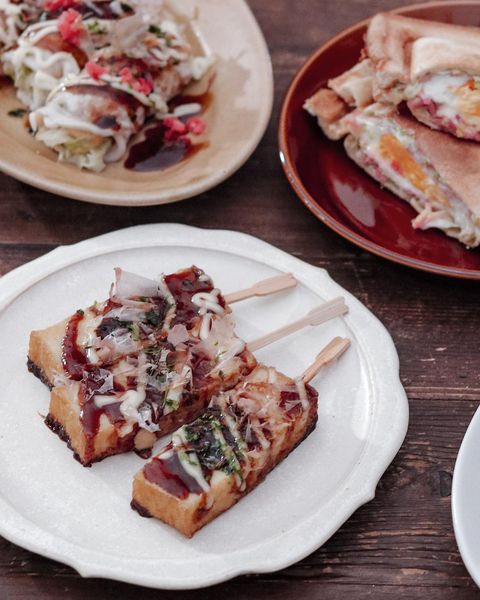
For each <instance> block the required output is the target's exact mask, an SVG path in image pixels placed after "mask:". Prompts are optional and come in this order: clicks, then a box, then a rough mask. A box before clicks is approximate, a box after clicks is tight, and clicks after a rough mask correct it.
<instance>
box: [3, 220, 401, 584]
mask: <svg viewBox="0 0 480 600" xmlns="http://www.w3.org/2000/svg"><path fill="white" fill-rule="evenodd" d="M192 263H195V264H197V265H199V266H201V267H202V268H204V269H205V270H206V271H207V272H208V273H210V274H211V275H212V276H213V278H214V280H215V281H216V282H217V285H218V286H219V287H221V288H222V289H223V290H224V291H225V292H229V291H234V290H235V289H239V288H243V287H245V286H247V285H250V284H251V283H253V282H255V281H257V280H259V279H262V278H264V277H268V276H272V275H274V274H278V273H279V272H288V271H291V272H293V273H295V275H296V276H297V278H298V280H299V285H298V286H297V288H295V289H294V290H290V291H288V292H284V293H282V294H277V295H275V296H272V297H269V298H262V299H251V300H247V301H244V302H241V303H238V304H236V305H234V313H235V317H236V319H237V323H238V328H237V329H238V332H239V334H240V335H242V336H243V337H244V338H245V339H246V340H249V339H253V338H254V337H256V336H258V335H259V334H262V333H265V332H267V331H269V330H271V329H273V328H276V327H278V326H279V325H280V324H283V323H285V322H286V321H289V320H291V319H294V318H295V317H298V316H300V315H302V314H303V313H304V312H306V311H307V310H308V309H310V308H312V307H313V306H316V305H318V304H319V303H320V302H322V301H324V300H328V299H331V298H333V297H335V296H338V295H339V294H343V295H344V296H345V297H346V300H347V303H348V306H349V308H350V312H349V314H348V315H347V316H346V317H345V318H343V319H335V320H334V321H332V322H330V323H327V324H325V325H322V326H320V327H317V328H310V329H308V330H305V331H303V332H301V333H297V334H295V335H292V336H290V338H288V339H286V340H283V341H280V342H277V343H276V344H275V345H273V346H271V347H270V348H268V349H264V350H262V351H260V352H258V353H257V354H258V358H259V359H260V360H262V361H265V362H267V363H269V364H272V365H275V366H277V367H278V368H280V369H282V370H284V371H285V372H286V373H288V374H289V375H295V374H298V373H299V372H301V370H303V369H304V368H305V367H306V366H307V365H308V364H309V363H310V362H311V361H312V360H313V358H314V357H315V355H316V354H317V353H318V351H319V349H320V348H321V347H322V346H323V345H324V344H325V343H326V342H327V341H329V340H330V339H331V338H332V337H333V336H335V335H344V336H348V337H349V338H351V340H352V347H351V348H350V350H349V351H348V352H347V353H346V354H345V355H344V356H343V357H342V359H341V360H340V361H339V362H338V363H337V364H335V365H333V366H332V367H330V368H328V369H327V370H326V371H325V372H323V373H322V374H321V376H319V377H317V378H316V379H315V380H314V381H313V384H314V385H315V387H316V388H317V389H318V390H319V394H320V401H319V422H318V425H317V428H316V429H315V431H314V432H313V433H312V434H311V435H310V436H309V437H308V438H307V439H306V440H305V441H304V442H303V443H302V444H301V445H300V446H299V447H298V448H297V449H296V450H295V451H294V452H293V453H292V454H291V455H290V456H289V457H288V458H287V459H286V460H285V461H284V462H283V463H282V464H281V465H279V466H278V467H277V468H276V469H275V470H274V471H273V472H272V473H271V474H270V475H269V476H268V477H267V479H266V481H265V482H264V483H262V484H261V485H260V486H259V487H258V488H257V489H256V490H254V491H253V492H252V493H251V494H250V495H249V496H247V497H246V498H244V499H243V500H241V501H240V502H239V503H238V504H237V505H236V506H235V507H233V508H232V509H231V510H229V511H228V512H227V513H225V514H224V515H222V516H220V517H219V518H218V519H216V520H215V521H214V522H213V523H211V524H210V525H208V526H207V527H205V528H204V529H203V530H201V531H200V532H198V533H197V534H196V535H195V537H194V538H193V539H191V540H188V539H185V538H183V537H182V536H181V535H180V534H179V533H177V532H176V531H174V530H172V529H170V528H169V527H167V526H166V525H164V524H162V523H160V522H158V521H155V520H152V519H142V518H141V517H140V516H139V515H138V514H137V513H135V512H134V511H132V510H131V509H130V506H129V502H130V493H131V481H132V477H133V475H134V473H135V472H136V471H137V470H138V469H139V468H140V467H141V465H142V464H143V461H142V460H141V459H140V458H138V457H137V456H136V455H134V454H125V455H121V456H115V457H112V458H109V459H106V460H104V461H103V462H101V463H98V464H95V465H94V466H93V467H92V468H90V469H86V468H83V467H82V466H81V465H80V464H79V463H77V462H76V461H75V460H74V459H73V458H72V454H71V452H70V451H69V450H68V449H67V447H66V445H65V444H64V443H63V442H61V441H60V440H59V438H58V437H57V436H55V435H53V434H52V433H51V432H50V431H49V430H48V429H47V427H45V425H44V424H43V421H42V419H41V418H40V416H39V413H42V414H45V413H46V412H47V407H48V396H49V394H48V391H47V389H46V388H45V387H44V386H43V385H42V384H41V383H40V382H39V381H38V380H37V379H36V378H34V377H33V376H32V375H31V374H30V373H28V372H27V369H26V366H25V361H26V353H27V347H28V336H29V332H30V330H31V329H37V328H42V327H45V326H48V325H49V324H51V323H54V322H56V321H58V320H59V319H61V318H63V317H64V316H65V315H68V314H70V313H72V311H74V310H75V309H77V308H79V307H83V306H85V305H88V304H90V303H91V302H92V301H94V300H95V299H101V298H104V297H106V295H107V293H108V289H109V285H110V281H111V280H112V275H113V272H112V269H113V267H115V266H121V267H123V268H125V269H128V270H131V271H135V272H138V273H140V274H144V275H150V276H151V275H154V274H157V273H158V272H160V271H165V272H169V271H173V270H175V269H178V268H181V267H182V266H188V265H190V264H192ZM0 339H1V340H2V344H1V348H0V364H1V365H2V370H1V373H0V389H2V390H3V393H2V397H3V399H4V401H3V402H2V403H1V404H0V472H1V473H2V477H1V480H0V512H1V514H2V520H1V522H0V534H1V535H3V536H5V537H6V538H7V539H9V540H11V541H12V542H14V543H16V544H19V545H21V546H23V547H25V548H28V549H29V550H32V551H34V552H38V553H40V554H43V555H44V556H48V557H51V558H54V559H56V560H59V561H62V562H64V563H67V564H69V565H71V566H72V567H74V568H75V569H76V570H77V571H78V572H79V573H81V574H82V575H83V576H86V577H93V576H96V577H108V578H111V579H117V580H121V581H127V582H130V583H136V584H142V585H146V586H151V587H159V588H169V589H188V588H197V587H202V586H206V585H211V584H214V583H217V582H221V581H224V580H227V579H229V578H231V577H234V576H236V575H240V574H243V573H260V572H269V571H275V570H278V569H281V568H283V567H286V566H288V565H290V564H292V563H294V562H296V561H298V560H300V559H301V558H303V557H305V556H307V555H308V554H309V553H311V552H313V551H314V550H315V549H316V548H318V547H319V546H320V545H322V544H323V543H324V542H325V541H326V540H327V539H328V538H329V537H330V536H331V535H332V534H333V533H334V532H335V531H336V530H337V529H338V528H339V527H340V526H341V525H342V523H344V521H345V520H346V519H348V517H349V516H350V515H351V514H352V513H353V512H354V511H355V510H356V509H357V508H358V507H359V506H360V505H362V504H364V503H365V502H368V501H369V500H371V499H372V498H373V496H374V494H375V488H376V485H377V483H378V480H379V478H380V477H381V475H382V474H383V472H384V471H385V469H386V468H387V466H388V465H389V463H390V462H391V460H392V459H393V457H394V456H395V454H396V453H397V451H398V449H399V447H400V445H401V443H402V441H403V439H404V437H405V433H406V429H407V423H408V402H407V398H406V396H405V392H404V390H403V388H402V386H401V384H400V381H399V376H398V357H397V353H396V351H395V348H394V345H393V342H392V340H391V338H390V336H389V335H388V333H387V332H386V330H385V328H384V327H383V325H382V324H381V323H380V322H379V321H378V320H377V319H376V318H375V317H374V316H373V315H372V314H371V313H370V312H369V311H368V310H367V309H366V308H365V307H364V306H363V305H362V304H361V303H360V302H359V301H358V300H356V299H355V298H354V297H353V296H351V295H350V294H349V293H348V292H347V291H345V290H344V289H342V288H341V287H340V286H339V285H337V284H336V283H335V282H334V281H332V279H330V277H329V276H328V274H327V272H326V271H324V270H323V269H319V268H316V267H313V266H311V265H308V264H306V263H304V262H302V261H300V260H298V259H296V258H294V257H292V256H290V255H288V254H285V253H284V252H282V251H281V250H278V249H277V248H274V247H273V246H270V245H268V244H266V243H265V242H262V241H260V240H258V239H255V238H252V237H250V236H247V235H244V234H241V233H235V232H231V231H212V230H201V229H195V228H191V227H186V226H184V225H173V224H161V225H145V226H141V227H133V228H130V229H124V230H121V231H118V232H114V233H110V234H107V235H103V236H100V237H97V238H93V239H91V240H87V241H85V242H81V243H79V244H76V245H74V246H64V247H60V248H57V249H56V250H54V251H53V252H50V253H49V254H47V255H45V256H43V257H41V258H39V259H37V260H35V261H33V262H31V263H28V264H26V265H24V266H22V267H20V268H18V269H16V270H15V271H12V272H11V273H9V274H7V275H5V276H4V277H3V278H2V279H0Z"/></svg>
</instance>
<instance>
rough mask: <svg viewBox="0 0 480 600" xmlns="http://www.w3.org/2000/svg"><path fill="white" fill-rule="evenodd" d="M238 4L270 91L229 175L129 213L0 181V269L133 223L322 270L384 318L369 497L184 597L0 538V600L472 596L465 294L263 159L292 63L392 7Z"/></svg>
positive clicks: (468, 310)
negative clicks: (259, 42)
mask: <svg viewBox="0 0 480 600" xmlns="http://www.w3.org/2000/svg"><path fill="white" fill-rule="evenodd" d="M250 4H251V6H252V9H253V10H254V12H255V14H256V16H257V18H258V20H259V22H260V24H261V26H262V28H263V31H264V33H265V36H266V39H267V42H268V44H269V47H270V50H271V53H272V59H273V64H274V71H275V89H276V95H275V108H274V113H273V117H272V120H271V123H270V126H269V129H268V132H267V134H266V135H265V137H264V139H263V140H262V142H261V144H260V146H259V148H258V149H257V151H256V152H255V153H254V155H253V156H252V157H251V159H250V160H249V161H248V163H247V164H246V165H245V166H244V167H243V169H241V171H240V172H239V173H237V174H236V175H234V176H233V177H232V178H231V179H230V180H229V181H227V182H226V183H224V184H223V185H221V186H220V187H218V188H217V189H214V190H211V191H210V192H208V193H206V194H204V195H203V196H202V197H201V198H195V199H192V200H187V201H185V202H181V203H178V204H173V205H167V206H158V207H151V208H140V209H134V208H121V209H120V208H109V207H106V206H95V205H89V204H84V203H81V202H76V201H72V200H65V199H63V198H59V197H57V196H53V195H50V194H47V193H44V192H41V191H38V190H35V189H33V188H30V187H28V186H27V185H24V184H22V183H19V182H17V181H14V180H13V179H10V178H9V177H6V176H0V177H1V178H0V189H1V190H2V191H1V192H0V193H1V198H2V202H1V204H0V273H1V274H3V273H6V272H7V271H9V270H10V269H13V268H14V267H16V266H18V265H21V264H22V263H24V262H26V261H28V260H31V259H33V258H35V257H37V256H40V255H41V254H44V253H45V252H48V251H49V250H51V249H52V248H55V247H56V246H57V245H59V244H70V243H73V242H77V241H79V240H82V239H85V238H88V237H91V236H94V235H98V234H101V233H105V232H108V231H113V230H115V229H118V228H122V227H127V226H129V225H134V224H141V223H153V222H179V223H187V224H189V225H195V226H200V227H207V228H230V229H237V230H239V231H245V232H247V233H250V234H252V235H255V236H258V237H259V238H262V239H264V240H266V241H268V242H271V243H272V244H275V245H277V246H279V247H280V248H282V249H283V250H285V251H287V252H290V253H292V254H294V255H295V256H298V257H299V258H301V259H303V260H306V261H308V262H310V263H312V264H315V265H318V266H321V267H325V268H326V269H328V271H329V272H330V274H331V275H332V277H334V278H335V279H336V280H337V281H338V282H339V283H340V284H341V285H343V286H344V287H345V288H347V289H348V290H350V291H351V292H353V294H355V295H356V296H357V297H358V298H359V299H360V300H361V301H362V302H364V303H365V304H366V305H367V306H368V308H369V309H371V310H372V311H373V312H374V313H375V314H376V315H377V316H378V317H379V318H380V319H381V320H382V321H383V322H384V323H385V325H386V327H387V328H388V329H389V331H390V333H391V334H392V336H393V338H394V341H395V343H396V345H397V348H398V351H399V354H400V362H401V376H402V381H403V384H404V386H405V388H406V390H407V393H408V397H409V399H410V410H411V419H410V428H409V432H408V435H407V438H406V441H405V443H404V445H403V447H402V449H401V450H400V452H399V454H398V456H397V457H396V459H395V460H394V462H393V464H392V465H391V466H390V468H389V469H388V470H387V472H386V474H385V475H384V477H383V478H382V480H381V481H380V484H379V486H378V490H377V495H376V498H375V500H373V501H372V502H370V503H369V504H367V505H366V506H364V507H363V508H361V509H360V510H358V511H357V512H356V513H355V514H354V516H353V517H352V518H351V519H350V520H349V521H348V522H347V523H346V524H345V525H344V526H343V527H342V528H341V529H340V530H339V531H338V533H336V534H335V535H334V536H333V537H332V539H331V540H330V541H329V542H328V543H326V544H325V546H323V548H321V549H319V550H318V551H317V552H315V553H313V554H312V555H311V556H309V557H308V558H306V559H305V560H303V561H302V562H300V563H298V564H296V565H293V566H292V567H290V568H288V569H285V570H284V571H281V572H279V573H273V574H271V575H261V576H251V577H240V578H238V579H235V580H233V581H231V582H229V583H226V584H224V585H219V586H216V587H214V588H209V589H206V590H199V591H197V592H190V593H181V594H178V593H174V592H159V591H155V590H148V589H142V588H138V587H135V586H131V585H127V584H122V583H117V582H110V581H104V580H98V579H96V580H95V579H93V580H83V579H81V578H80V577H79V576H78V575H77V574H76V573H75V572H74V571H73V570H72V569H70V568H69V567H66V566H63V565H61V564H59V563H56V562H54V561H51V560H48V559H46V558H42V557H40V556H37V555H35V554H31V553H30V552H27V551H25V550H23V549H21V548H19V547H16V546H14V545H12V544H10V543H9V542H7V541H5V540H2V539H0V599H1V600H14V599H15V600H18V599H22V600H29V599H33V598H35V599H36V600H39V599H48V600H54V599H57V598H58V599H62V600H65V599H78V600H83V599H85V598H88V597H94V598H101V599H102V600H107V599H108V600H110V599H118V598H142V600H147V599H150V598H152V599H153V598H155V599H158V598H179V597H181V598H182V599H183V598H186V599H199V598H235V599H244V598H245V599H247V598H248V599H249V600H250V599H253V598H267V597H268V598H269V599H274V598H282V599H285V598H287V599H289V598H299V599H300V598H309V599H312V600H313V599H316V598H322V600H327V599H330V598H335V599H343V598H346V597H350V598H352V599H353V600H361V599H363V598H369V599H382V600H383V599H387V598H408V599H412V600H413V599H414V598H428V600H437V599H442V600H447V599H455V600H457V599H461V600H467V599H468V600H470V599H474V598H480V591H479V590H477V588H476V587H475V585H474V583H473V581H472V580H471V579H470V577H469V575H468V573H467V572H466V570H465V568H464V566H463V563H462V561H461V558H460V555H459V553H458V550H457V546H456V543H455V538H454V535H453V529H452V522H451V512H450V493H451V481H452V472H453V468H454V464H455V458H456V456H457V452H458V448H459V446H460V443H461V440H462V437H463V435H464V433H465V430H466V428H467V425H468V423H469V421H470V419H471V417H472V415H473V413H474V412H475V409H476V408H477V406H478V403H479V402H480V371H479V368H478V352H479V342H478V331H479V330H480V311H479V309H478V298H479V287H478V285H474V284H470V283H464V282H461V281H455V280H448V279H440V278H437V277H433V276H428V275H425V274H423V273H417V272H415V271H411V270H407V269H405V268H403V267H399V266H396V265H393V264H390V263H388V262H386V261H384V260H382V259H380V258H376V257H375V256H373V255H371V254H368V253H366V252H363V251H361V250H359V249H357V248H356V247H354V246H352V245H351V244H350V243H348V242H346V241H344V240H343V239H341V238H340V237H338V236H337V235H335V234H334V233H332V232H331V231H330V230H328V229H326V228H325V227H324V226H323V225H322V224H320V223H319V222H318V221H317V220H316V219H315V218H314V217H313V216H312V215H311V214H310V213H309V212H308V211H307V209H306V208H304V206H303V205H302V204H301V203H300V202H299V201H298V200H297V198H296V196H295V194H294V193H293V191H292V190H291V189H290V187H289V185H288V183H287V181H286V179H285V177H284V176H283V174H282V170H281V167H280V162H279V159H278V153H277V143H276V126H277V120H278V114H279V109H280V105H281V102H282V98H283V95H284V93H285V91H286V89H287V86H288V84H289V82H290V81H291V79H292V76H293V74H294V73H295V72H296V70H297V69H298V67H299V66H300V65H301V64H302V62H303V61H304V60H305V59H306V57H307V56H308V55H309V54H310V53H311V52H312V51H313V50H315V49H316V48H317V47H318V46H319V45H320V44H321V43H322V42H324V41H325V40H326V39H327V38H329V37H330V36H332V35H333V34H335V33H336V32H337V31H339V30H340V29H342V28H344V27H347V26H348V25H350V24H352V23H354V22H355V21H357V20H359V19H362V18H364V17H367V16H369V15H371V14H373V13H374V12H377V11H378V10H382V9H388V8H393V7H394V6H395V5H398V0H374V1H372V0H343V1H342V0H339V1H335V0H301V1H300V2H296V3H293V2H291V0H272V1H270V2H266V1H265V0H251V1H250ZM18 400H21V398H16V399H8V398H4V399H3V401H4V402H6V401H11V402H13V401H18ZM19 431H20V428H19ZM52 476H53V475H52ZM0 518H1V517H0Z"/></svg>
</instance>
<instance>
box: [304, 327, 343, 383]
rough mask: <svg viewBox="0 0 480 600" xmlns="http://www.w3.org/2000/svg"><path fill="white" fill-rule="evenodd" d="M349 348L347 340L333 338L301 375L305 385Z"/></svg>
mask: <svg viewBox="0 0 480 600" xmlns="http://www.w3.org/2000/svg"><path fill="white" fill-rule="evenodd" d="M349 347H350V340H349V339H348V338H342V337H336V338H333V340H332V341H331V342H329V343H328V344H327V345H326V346H325V348H323V350H321V351H320V353H319V354H318V356H317V358H316V359H315V361H314V362H313V363H312V364H311V365H310V366H309V367H308V369H306V370H305V371H304V372H303V373H302V375H301V376H300V378H301V379H303V381H304V382H305V383H308V382H309V381H311V380H312V379H313V378H314V377H315V375H316V374H317V373H318V372H319V371H320V369H321V368H322V367H325V366H326V365H328V364H329V363H331V362H333V361H334V360H337V358H339V357H340V356H341V355H342V354H343V353H344V352H345V350H347V348H349Z"/></svg>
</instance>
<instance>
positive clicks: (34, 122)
mask: <svg viewBox="0 0 480 600" xmlns="http://www.w3.org/2000/svg"><path fill="white" fill-rule="evenodd" d="M109 38H110V40H109V41H110V43H109V45H107V46H106V47H105V48H102V49H101V50H99V51H98V52H96V53H95V55H94V56H93V58H92V60H90V61H88V62H87V63H86V65H85V68H84V69H83V70H82V71H81V72H80V74H78V75H73V76H69V77H67V78H65V79H64V80H63V82H62V83H61V84H60V85H59V86H58V87H57V88H56V89H54V90H53V91H52V92H51V93H50V95H49V97H48V98H47V101H46V103H45V106H43V107H41V108H39V109H37V110H35V111H34V112H32V113H31V115H30V126H31V128H32V131H33V133H34V135H35V136H36V137H37V139H38V140H40V141H42V142H44V143H45V144H46V145H47V146H49V147H51V148H53V149H54V150H55V151H57V152H58V153H59V158H60V160H62V161H66V162H71V163H73V164H75V165H77V166H78V167H80V168H86V169H91V170H94V171H101V170H102V169H103V168H104V167H105V163H108V162H114V161H117V160H120V158H121V157H122V156H123V155H124V153H125V151H126V148H127V144H128V141H129V140H130V138H131V137H132V135H134V134H135V133H137V132H138V131H139V130H140V128H141V127H142V125H143V124H144V122H145V119H146V118H147V117H148V116H151V115H157V116H158V115H163V114H166V113H167V112H168V106H167V102H168V101H169V100H170V99H171V98H173V97H174V96H176V95H177V94H179V92H180V91H181V90H182V89H183V88H184V87H185V86H186V85H187V84H188V83H189V82H190V81H191V80H192V79H199V78H201V77H202V76H203V75H204V73H205V72H206V70H208V68H209V66H210V65H211V63H212V59H211V58H210V57H204V56H199V57H196V56H194V54H193V52H192V49H191V48H190V46H189V45H188V44H187V42H186V41H185V40H184V39H183V37H182V35H181V32H180V30H179V28H178V27H177V26H176V25H175V24H174V23H173V22H171V21H160V24H159V25H156V24H153V23H152V21H151V17H150V16H148V15H145V14H142V13H139V14H137V15H135V16H133V17H130V18H126V19H122V20H121V21H118V22H116V23H115V25H114V26H112V27H111V28H110V31H109Z"/></svg>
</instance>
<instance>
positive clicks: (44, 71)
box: [1, 0, 133, 110]
mask: <svg viewBox="0 0 480 600" xmlns="http://www.w3.org/2000/svg"><path fill="white" fill-rule="evenodd" d="M55 1H56V0H55ZM69 1H70V0H69ZM50 4H52V7H53V8H55V7H54V6H53V2H51V3H50ZM57 4H58V2H57ZM74 4H75V6H76V8H75V9H74V8H69V9H68V10H65V11H63V12H59V9H56V10H54V11H53V12H52V13H47V12H45V13H43V14H44V16H45V17H48V18H42V19H41V20H40V21H39V22H37V23H34V24H32V25H30V26H29V27H27V29H26V30H25V31H24V32H23V33H22V34H21V35H20V37H19V38H18V40H17V42H16V44H15V45H14V46H13V47H12V48H11V49H10V50H8V51H7V52H5V53H4V54H3V56H2V59H1V60H2V66H3V72H4V73H5V75H8V76H9V77H11V78H12V80H13V82H14V85H15V88H16V90H17V96H18V98H19V100H21V101H22V102H23V103H24V104H26V105H27V106H28V108H29V109H31V110H34V109H36V108H39V107H40V106H43V104H44V103H45V101H46V99H47V97H48V94H49V93H50V92H51V91H52V90H53V89H54V88H55V87H56V86H57V85H58V84H59V83H60V82H61V81H62V80H63V79H65V78H66V77H68V76H71V75H78V74H79V73H80V71H81V70H82V69H83V67H84V66H85V65H86V64H87V62H88V60H89V58H90V57H91V56H93V55H94V53H95V51H96V50H97V49H99V48H101V47H103V46H105V45H107V44H108V42H109V33H110V29H111V23H112V20H113V19H119V18H122V17H126V16H128V15H130V14H132V11H133V9H132V8H131V7H130V6H129V5H125V6H124V7H123V9H120V10H116V11H113V10H112V8H111V5H112V4H113V5H114V4H115V3H114V2H97V3H88V6H87V5H86V3H85V2H84V3H82V4H80V3H78V2H77V3H74ZM90 4H91V6H92V9H90V8H89V6H90ZM48 5H49V3H48V2H47V6H48ZM97 5H98V6H99V8H97ZM77 9H78V10H77ZM93 9H95V12H94V11H93ZM57 13H59V14H58V17H57V18H55V19H52V18H50V15H51V14H53V15H55V14H57ZM98 15H102V16H104V18H100V16H98Z"/></svg>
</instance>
